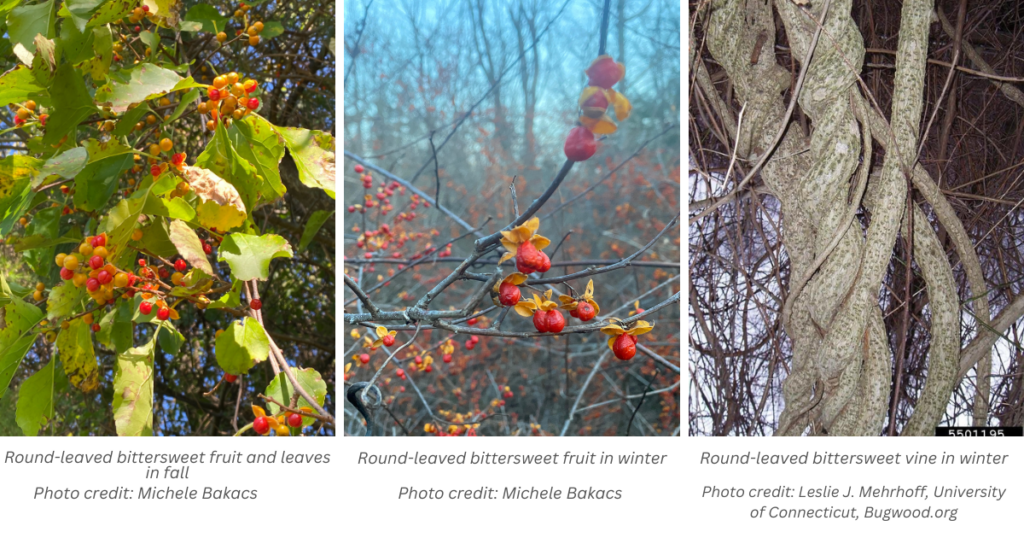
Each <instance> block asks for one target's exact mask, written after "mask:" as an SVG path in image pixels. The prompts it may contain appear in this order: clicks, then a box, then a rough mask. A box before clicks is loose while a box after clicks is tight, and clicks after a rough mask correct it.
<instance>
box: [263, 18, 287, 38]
mask: <svg viewBox="0 0 1024 538" xmlns="http://www.w3.org/2000/svg"><path fill="white" fill-rule="evenodd" d="M283 33H284V25H283V24H281V23H280V22H279V21H267V22H265V23H263V31H262V32H260V37H261V38H263V39H272V38H275V37H277V36H279V35H281V34H283Z"/></svg>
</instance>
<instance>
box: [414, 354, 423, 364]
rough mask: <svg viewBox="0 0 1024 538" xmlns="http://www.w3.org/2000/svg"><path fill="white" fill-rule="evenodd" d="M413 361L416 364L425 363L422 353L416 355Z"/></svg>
mask: <svg viewBox="0 0 1024 538" xmlns="http://www.w3.org/2000/svg"><path fill="white" fill-rule="evenodd" d="M413 362H415V363H416V364H423V357H422V356H420V355H416V358H415V359H413Z"/></svg>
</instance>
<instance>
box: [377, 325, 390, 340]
mask: <svg viewBox="0 0 1024 538" xmlns="http://www.w3.org/2000/svg"><path fill="white" fill-rule="evenodd" d="M374 332H376V333H377V337H378V338H384V335H386V334H388V330H387V329H385V328H384V327H383V326H382V325H377V328H376V329H375V330H374Z"/></svg>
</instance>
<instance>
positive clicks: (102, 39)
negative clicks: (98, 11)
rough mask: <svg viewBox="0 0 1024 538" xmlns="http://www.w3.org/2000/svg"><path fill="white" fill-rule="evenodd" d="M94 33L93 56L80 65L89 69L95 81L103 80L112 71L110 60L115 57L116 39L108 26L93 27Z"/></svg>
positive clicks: (84, 68) (86, 69)
mask: <svg viewBox="0 0 1024 538" xmlns="http://www.w3.org/2000/svg"><path fill="white" fill-rule="evenodd" d="M92 35H93V57H92V58H91V59H89V60H88V61H86V62H83V63H82V64H81V65H79V67H81V68H82V69H83V70H85V71H88V73H89V75H91V76H92V79H93V81H103V80H106V78H107V74H108V73H109V72H110V61H111V60H113V59H114V39H113V37H112V36H111V34H110V28H107V27H106V26H99V27H97V28H93V29H92Z"/></svg>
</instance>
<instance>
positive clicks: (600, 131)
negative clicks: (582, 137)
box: [579, 114, 618, 135]
mask: <svg viewBox="0 0 1024 538" xmlns="http://www.w3.org/2000/svg"><path fill="white" fill-rule="evenodd" d="M579 121H580V124H581V125H583V126H584V127H586V128H587V129H589V130H590V132H592V133H594V134H596V135H605V134H612V133H614V132H615V131H616V130H618V127H617V126H616V125H615V122H614V121H612V119H611V118H609V117H608V114H605V115H603V116H601V117H600V118H597V119H594V118H588V117H586V116H580V118H579Z"/></svg>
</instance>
